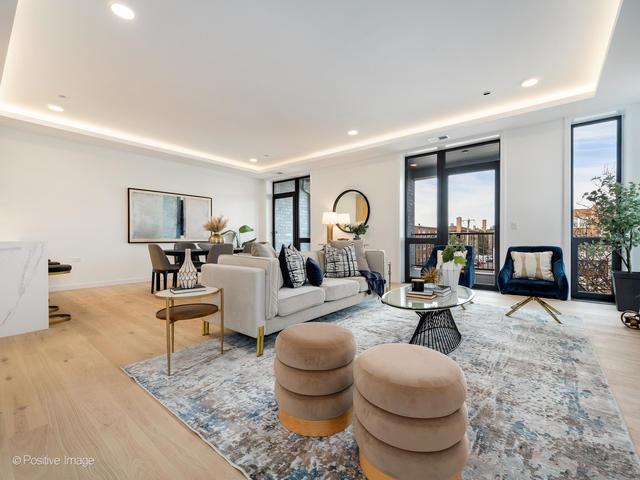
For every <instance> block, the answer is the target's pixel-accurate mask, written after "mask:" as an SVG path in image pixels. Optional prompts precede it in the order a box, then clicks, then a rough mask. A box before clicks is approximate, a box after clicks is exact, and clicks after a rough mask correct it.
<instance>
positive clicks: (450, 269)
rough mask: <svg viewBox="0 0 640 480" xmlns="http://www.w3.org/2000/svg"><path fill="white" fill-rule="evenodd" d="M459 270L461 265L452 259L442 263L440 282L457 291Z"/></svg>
mask: <svg viewBox="0 0 640 480" xmlns="http://www.w3.org/2000/svg"><path fill="white" fill-rule="evenodd" d="M461 271H462V265H458V264H456V263H455V262H454V261H453V260H452V261H450V262H445V263H443V264H442V284H443V285H447V286H449V287H451V291H452V292H454V293H455V292H457V291H458V282H459V281H460V272H461Z"/></svg>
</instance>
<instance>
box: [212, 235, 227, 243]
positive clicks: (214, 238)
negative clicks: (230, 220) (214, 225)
mask: <svg viewBox="0 0 640 480" xmlns="http://www.w3.org/2000/svg"><path fill="white" fill-rule="evenodd" d="M209 243H224V238H223V237H222V235H220V234H219V233H218V232H211V236H210V237H209Z"/></svg>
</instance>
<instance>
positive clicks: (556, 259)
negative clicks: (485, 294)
mask: <svg viewBox="0 0 640 480" xmlns="http://www.w3.org/2000/svg"><path fill="white" fill-rule="evenodd" d="M511 252H552V254H553V255H552V256H551V268H552V271H553V277H554V281H553V282H551V281H548V280H538V279H533V278H513V259H512V258H511ZM498 288H499V289H500V293H502V294H511V295H525V296H526V297H527V298H525V299H524V300H522V301H521V302H518V303H516V304H515V305H513V306H512V307H511V310H510V311H509V313H507V316H508V317H509V316H511V315H512V314H514V313H515V312H516V311H518V310H519V309H520V308H522V307H524V306H525V305H526V304H527V303H529V302H531V301H535V302H537V303H539V304H540V306H541V307H542V308H544V309H545V311H546V312H547V313H548V314H549V315H551V317H553V319H554V320H555V321H556V322H558V323H562V322H561V321H560V320H559V319H558V317H557V315H561V312H560V311H558V310H557V309H556V308H554V307H553V306H551V305H549V304H548V303H547V302H545V301H544V300H542V298H555V299H558V300H566V299H567V297H568V296H569V281H568V280H567V275H566V273H565V271H564V261H563V256H562V249H561V248H560V247H546V246H542V247H510V248H509V249H508V250H507V257H506V258H505V260H504V265H503V266H502V270H500V275H499V276H498Z"/></svg>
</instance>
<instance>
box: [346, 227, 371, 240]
mask: <svg viewBox="0 0 640 480" xmlns="http://www.w3.org/2000/svg"><path fill="white" fill-rule="evenodd" d="M368 229H369V225H367V224H365V223H350V224H349V225H347V231H348V232H350V233H353V239H354V240H360V235H363V236H364V234H366V233H367V230H368Z"/></svg>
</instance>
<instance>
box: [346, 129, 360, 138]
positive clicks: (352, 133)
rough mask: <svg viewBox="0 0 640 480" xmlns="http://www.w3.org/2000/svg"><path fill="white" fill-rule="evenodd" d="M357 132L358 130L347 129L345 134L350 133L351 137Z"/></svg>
mask: <svg viewBox="0 0 640 480" xmlns="http://www.w3.org/2000/svg"><path fill="white" fill-rule="evenodd" d="M357 134H358V130H349V131H348V132H347V135H351V136H352V137H353V136H355V135H357Z"/></svg>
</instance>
